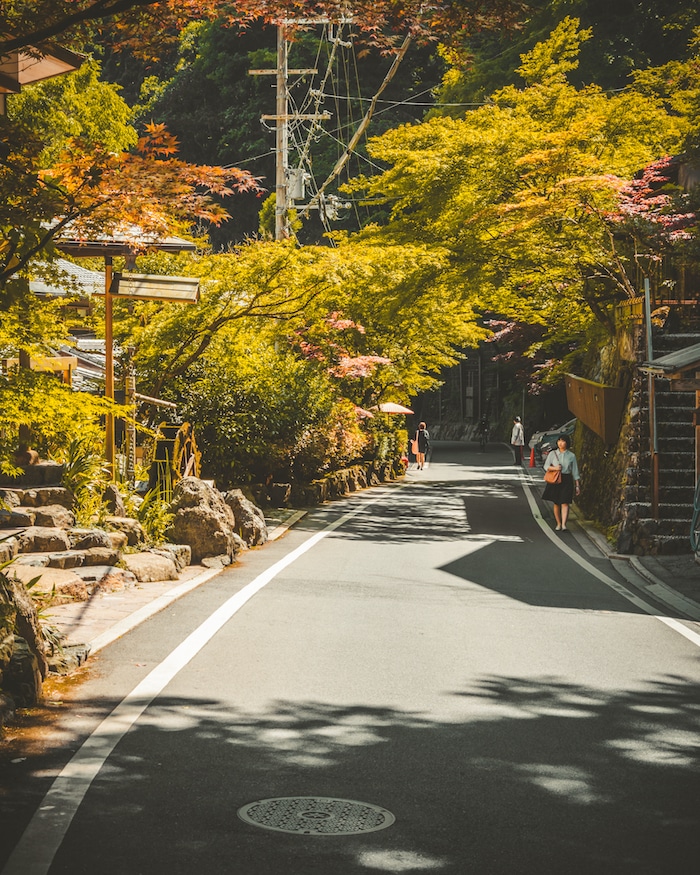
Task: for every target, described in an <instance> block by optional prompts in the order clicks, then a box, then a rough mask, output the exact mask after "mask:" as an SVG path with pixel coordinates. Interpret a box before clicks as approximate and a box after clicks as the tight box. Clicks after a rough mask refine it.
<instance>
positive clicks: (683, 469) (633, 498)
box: [618, 330, 700, 555]
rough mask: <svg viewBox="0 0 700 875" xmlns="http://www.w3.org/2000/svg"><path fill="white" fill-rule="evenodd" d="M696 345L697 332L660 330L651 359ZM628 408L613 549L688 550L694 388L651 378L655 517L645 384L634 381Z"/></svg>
mask: <svg viewBox="0 0 700 875" xmlns="http://www.w3.org/2000/svg"><path fill="white" fill-rule="evenodd" d="M696 343H700V333H695V332H689V331H687V330H686V331H678V332H673V333H671V332H663V333H660V334H658V335H657V336H655V337H654V358H660V357H661V356H663V355H667V354H668V353H670V352H674V351H676V350H679V349H684V348H685V347H688V346H692V345H693V344H696ZM633 392H634V396H635V397H634V399H633V407H635V408H637V409H638V410H639V414H638V416H637V417H636V419H635V421H634V428H633V430H632V435H631V438H630V446H629V450H630V457H631V459H632V460H633V463H634V461H635V460H636V462H637V465H636V470H635V469H633V468H630V469H628V472H627V474H628V486H627V488H626V490H625V498H626V504H625V510H624V514H623V525H622V532H621V534H620V537H619V540H618V549H619V550H620V552H625V553H638V554H641V555H662V554H664V555H668V554H678V553H689V552H691V547H690V524H691V520H692V515H693V498H694V494H695V429H694V426H693V412H694V410H695V392H693V391H691V392H678V391H671V389H670V384H669V382H668V381H666V380H662V379H656V383H655V397H656V417H657V419H656V423H657V425H656V434H657V447H658V466H659V493H658V518H657V519H654V518H653V516H652V461H651V458H652V457H651V452H650V448H649V443H650V442H649V432H650V429H649V398H648V382H647V378H646V376H645V375H643V374H639V375H638V376H637V378H636V379H635V382H634V386H633Z"/></svg>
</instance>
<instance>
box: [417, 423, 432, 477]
mask: <svg viewBox="0 0 700 875" xmlns="http://www.w3.org/2000/svg"><path fill="white" fill-rule="evenodd" d="M414 441H415V448H416V468H418V469H419V470H422V468H423V465H425V454H426V453H427V452H429V451H430V435H429V434H428V429H427V428H426V427H425V423H424V422H421V423H420V425H419V426H418V431H417V432H416V436H415V438H414Z"/></svg>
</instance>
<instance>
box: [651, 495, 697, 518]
mask: <svg viewBox="0 0 700 875" xmlns="http://www.w3.org/2000/svg"><path fill="white" fill-rule="evenodd" d="M659 498H660V499H661V500H660V501H659V516H660V517H661V519H663V520H686V521H687V524H688V525H690V521H691V519H692V518H693V505H692V502H691V503H690V504H678V503H676V502H673V501H665V500H663V497H662V496H659Z"/></svg>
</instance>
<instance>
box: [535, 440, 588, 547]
mask: <svg viewBox="0 0 700 875" xmlns="http://www.w3.org/2000/svg"><path fill="white" fill-rule="evenodd" d="M570 446H571V438H570V437H569V436H568V435H566V434H561V435H559V437H558V438H557V448H556V450H552V451H551V453H549V455H548V456H547V458H546V459H545V462H544V470H545V471H549V470H550V468H554V469H555V470H559V471H561V480H560V481H559V483H547V484H546V485H545V487H544V492H543V493H542V498H544V500H545V501H551V502H552V503H553V504H554V519H555V520H556V522H557V531H558V532H566V531H568V529H567V528H566V522H567V520H568V518H569V505H570V504H571V502H572V501H573V498H574V492H575V493H576V495H578V494H579V493H580V492H581V482H580V480H579V473H578V462H577V461H576V456H575V455H574V454H573V453H572V452H571V450H570V449H569V447H570Z"/></svg>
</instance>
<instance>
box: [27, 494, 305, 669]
mask: <svg viewBox="0 0 700 875" xmlns="http://www.w3.org/2000/svg"><path fill="white" fill-rule="evenodd" d="M305 513H306V511H295V510H275V511H274V512H273V513H272V514H270V516H269V517H268V516H267V515H266V522H267V524H268V537H267V540H268V541H274V540H276V539H277V538H279V537H280V536H281V535H283V534H284V533H285V532H286V531H287V530H288V529H289V528H290V526H292V525H294V523H296V522H297V521H298V520H299V519H301V517H303V516H304V515H305ZM221 570H222V569H221V568H205V567H204V566H203V565H190V566H188V567H187V568H185V569H184V570H183V571H182V572H181V573H180V574H179V576H178V579H177V580H163V581H158V582H154V583H139V584H137V585H136V586H131V587H128V588H126V589H121V590H118V591H117V592H106V593H99V594H97V595H95V596H92V597H91V598H89V599H88V600H87V601H80V602H67V603H66V604H62V605H55V606H53V607H51V608H47V609H46V611H45V612H44V613H43V617H42V618H43V619H44V620H45V621H46V622H47V623H49V624H50V625H52V626H55V627H56V628H57V629H58V630H59V631H60V632H62V633H63V634H64V635H65V636H66V642H65V646H67V647H68V646H74V645H86V646H87V652H88V654H94V653H97V651H99V650H101V649H102V648H103V647H106V646H107V645H108V644H111V643H112V642H113V641H116V640H117V638H121V636H122V635H125V634H126V633H127V632H129V631H130V630H131V629H133V628H135V627H136V626H138V625H139V624H140V623H143V622H144V620H147V619H148V618H149V617H152V616H153V615H154V614H157V613H158V612H159V611H162V610H163V609H164V608H166V607H168V605H170V604H172V602H174V601H175V600H176V599H179V598H181V597H182V596H183V595H185V594H186V593H188V592H191V590H193V589H195V588H196V587H198V586H201V584H203V583H206V582H207V581H208V580H211V578H212V577H215V576H216V575H217V574H220V573H221Z"/></svg>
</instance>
